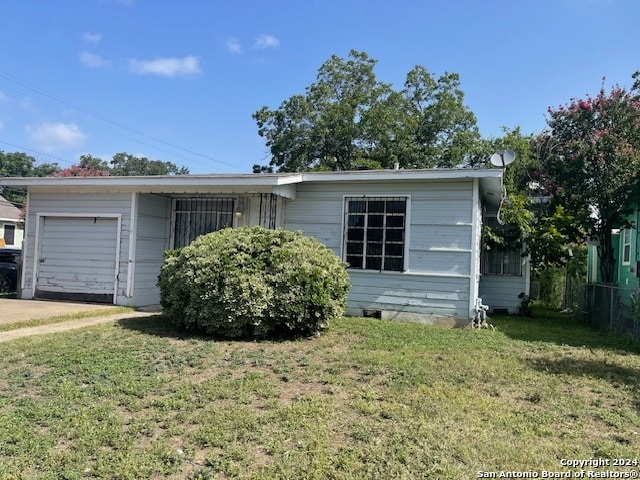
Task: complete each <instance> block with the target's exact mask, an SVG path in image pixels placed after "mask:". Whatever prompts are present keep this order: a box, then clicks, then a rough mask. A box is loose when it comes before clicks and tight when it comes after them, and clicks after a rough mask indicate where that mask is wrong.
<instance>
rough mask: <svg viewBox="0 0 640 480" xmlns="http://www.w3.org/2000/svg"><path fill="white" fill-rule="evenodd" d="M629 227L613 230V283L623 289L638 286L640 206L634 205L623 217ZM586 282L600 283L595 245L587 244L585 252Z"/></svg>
mask: <svg viewBox="0 0 640 480" xmlns="http://www.w3.org/2000/svg"><path fill="white" fill-rule="evenodd" d="M625 218H626V220H627V222H629V223H630V224H631V225H632V226H631V227H622V228H616V229H615V230H613V239H612V241H613V254H614V258H615V262H616V265H615V278H614V280H613V285H614V286H617V287H621V288H624V289H638V288H640V281H639V279H638V275H640V274H639V273H638V267H640V250H639V248H638V243H639V242H640V236H639V231H638V229H639V228H640V206H638V205H636V206H635V207H634V208H633V212H632V213H631V214H629V215H628V216H627V217H625ZM587 283H594V284H596V283H602V277H601V275H600V259H599V258H598V252H597V247H596V245H595V244H591V243H590V244H589V246H588V253H587Z"/></svg>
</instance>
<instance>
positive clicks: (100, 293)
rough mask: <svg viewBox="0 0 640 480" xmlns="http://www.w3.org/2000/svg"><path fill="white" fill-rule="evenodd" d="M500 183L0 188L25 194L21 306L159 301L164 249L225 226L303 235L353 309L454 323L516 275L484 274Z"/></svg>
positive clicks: (132, 182) (264, 177)
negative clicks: (344, 271) (346, 278)
mask: <svg viewBox="0 0 640 480" xmlns="http://www.w3.org/2000/svg"><path fill="white" fill-rule="evenodd" d="M502 175H503V171H502V170H501V169H478V170H476V169H455V170H454V169H452V170H448V169H433V170H379V171H353V172H311V173H277V174H237V175H235V174H218V175H184V176H152V177H41V178H3V179H1V180H0V182H1V183H3V184H5V185H12V186H23V187H24V186H26V187H27V188H28V200H27V216H26V237H25V240H26V241H25V248H24V262H23V274H22V277H21V278H22V285H21V292H22V294H21V295H22V298H26V299H29V298H45V299H66V300H78V301H93V302H96V301H100V302H109V303H114V304H117V305H128V306H145V305H153V304H158V303H159V291H158V287H157V285H156V282H157V278H158V274H159V270H160V267H161V265H162V262H163V254H164V252H165V250H167V249H174V248H179V247H182V246H185V245H187V244H189V243H190V242H191V241H192V240H194V239H195V238H196V237H197V236H198V235H201V234H204V233H208V232H212V231H215V230H218V229H221V228H224V227H239V226H253V225H262V226H264V227H266V228H284V229H287V230H301V231H302V232H303V233H304V234H306V235H310V236H313V237H315V238H316V239H317V240H319V241H320V242H322V243H324V244H325V245H327V246H328V247H329V248H331V249H332V250H333V251H334V252H335V253H336V254H337V255H339V256H340V257H341V258H342V259H344V261H345V262H347V263H348V264H349V275H350V280H351V283H352V288H351V290H350V293H349V298H348V313H349V314H352V315H363V314H364V315H371V316H376V317H379V318H384V319H396V320H410V321H421V322H426V323H431V324H444V325H460V324H467V323H468V322H469V318H470V317H471V316H472V315H473V312H474V308H475V305H476V301H477V299H478V297H479V295H480V292H481V291H483V290H484V291H487V292H496V291H500V290H501V289H504V288H506V287H504V283H502V282H501V283H500V285H498V286H497V287H495V286H491V285H490V283H491V282H495V281H496V280H498V281H502V280H503V279H502V275H503V274H505V273H506V274H507V275H510V274H514V273H516V272H504V271H503V270H502V269H501V270H500V271H499V272H498V271H497V270H494V271H493V273H492V274H491V275H487V276H481V263H482V262H481V232H482V223H483V218H487V217H489V216H495V214H496V212H497V209H498V206H499V203H500V200H501V193H502ZM520 273H521V272H520ZM514 278H515V277H514V276H513V275H510V278H507V279H506V282H505V283H506V284H507V285H509V284H510V283H511V284H512V283H513V281H514ZM523 279H524V277H521V279H520V280H518V281H524V280H523ZM485 280H486V282H485ZM483 282H484V283H486V284H484V285H483ZM516 290H518V291H521V287H520V286H519V287H518V288H516ZM487 301H488V299H485V301H484V303H487ZM512 302H513V303H512V305H511V306H508V305H506V304H505V305H504V307H505V308H506V307H509V308H511V309H512V310H514V309H516V308H517V304H518V299H517V294H516V297H514V298H513V299H512Z"/></svg>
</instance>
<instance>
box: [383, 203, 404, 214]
mask: <svg viewBox="0 0 640 480" xmlns="http://www.w3.org/2000/svg"><path fill="white" fill-rule="evenodd" d="M405 207H406V200H391V201H388V202H387V213H405Z"/></svg>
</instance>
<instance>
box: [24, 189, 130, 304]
mask: <svg viewBox="0 0 640 480" xmlns="http://www.w3.org/2000/svg"><path fill="white" fill-rule="evenodd" d="M130 204H131V195H130V194H128V193H66V192H65V193H64V194H60V193H51V192H39V191H33V190H32V191H30V193H29V211H28V217H27V221H26V227H25V232H26V235H25V248H24V259H23V262H24V267H23V276H22V284H23V292H22V298H33V294H34V292H33V287H34V285H33V276H34V275H33V274H34V268H37V266H36V264H35V263H34V255H35V252H34V249H35V245H36V237H35V235H36V222H37V214H38V213H53V214H69V213H73V214H74V215H79V214H83V213H86V214H88V215H99V214H105V215H114V214H116V215H121V219H122V223H121V241H120V262H119V265H118V269H119V273H118V281H117V283H118V285H117V297H118V298H120V297H124V296H125V294H126V280H127V271H128V265H127V258H128V253H129V252H128V248H129V233H130V229H131V218H130Z"/></svg>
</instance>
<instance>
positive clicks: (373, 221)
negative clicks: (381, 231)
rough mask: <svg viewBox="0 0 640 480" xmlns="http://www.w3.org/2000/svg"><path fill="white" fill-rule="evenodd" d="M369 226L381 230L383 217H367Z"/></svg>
mask: <svg viewBox="0 0 640 480" xmlns="http://www.w3.org/2000/svg"><path fill="white" fill-rule="evenodd" d="M369 226H370V227H376V228H382V227H383V226H384V215H369Z"/></svg>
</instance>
